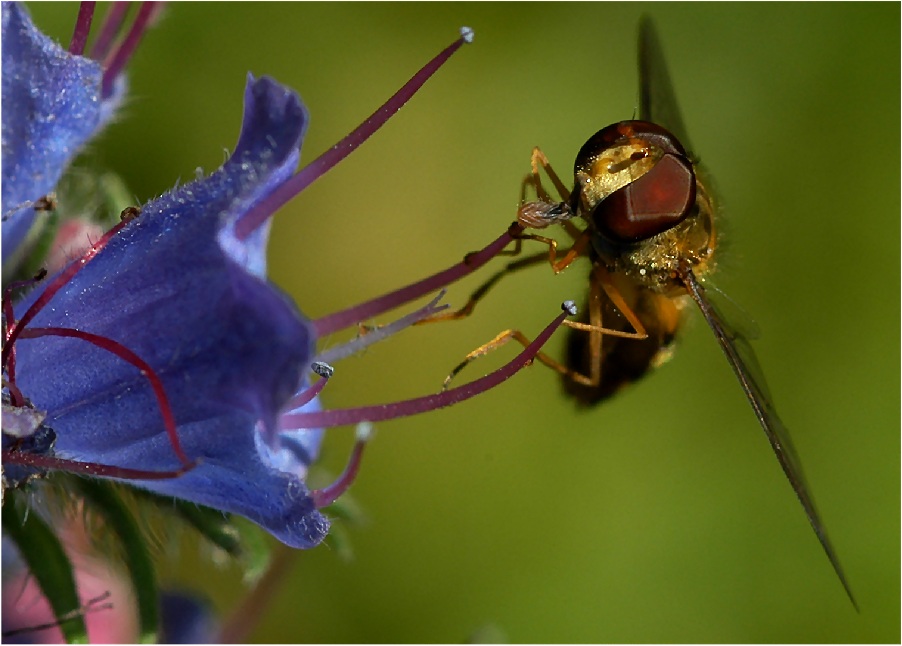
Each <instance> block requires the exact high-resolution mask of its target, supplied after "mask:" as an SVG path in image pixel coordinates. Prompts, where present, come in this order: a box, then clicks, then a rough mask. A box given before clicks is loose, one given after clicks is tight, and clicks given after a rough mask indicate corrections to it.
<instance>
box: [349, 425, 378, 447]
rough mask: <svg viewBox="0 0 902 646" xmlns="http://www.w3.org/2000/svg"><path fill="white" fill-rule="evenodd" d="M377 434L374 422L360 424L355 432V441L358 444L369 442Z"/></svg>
mask: <svg viewBox="0 0 902 646" xmlns="http://www.w3.org/2000/svg"><path fill="white" fill-rule="evenodd" d="M375 434H376V427H375V426H373V423H372V422H360V423H359V424H358V425H357V429H356V431H355V432H354V439H356V440H357V441H358V442H369V441H370V440H371V439H373V435H375Z"/></svg>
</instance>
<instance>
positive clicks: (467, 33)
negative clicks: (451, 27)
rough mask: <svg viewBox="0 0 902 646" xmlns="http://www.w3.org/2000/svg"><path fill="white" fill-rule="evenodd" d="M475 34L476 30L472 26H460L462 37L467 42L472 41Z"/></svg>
mask: <svg viewBox="0 0 902 646" xmlns="http://www.w3.org/2000/svg"><path fill="white" fill-rule="evenodd" d="M473 36H475V32H474V31H473V30H472V29H471V28H470V27H461V28H460V37H461V38H463V39H464V42H465V43H472V42H473Z"/></svg>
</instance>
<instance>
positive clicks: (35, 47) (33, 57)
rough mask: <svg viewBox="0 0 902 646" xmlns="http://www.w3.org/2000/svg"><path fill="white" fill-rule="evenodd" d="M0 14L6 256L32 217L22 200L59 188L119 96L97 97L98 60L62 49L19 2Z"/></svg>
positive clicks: (25, 201) (19, 240)
mask: <svg viewBox="0 0 902 646" xmlns="http://www.w3.org/2000/svg"><path fill="white" fill-rule="evenodd" d="M2 17H3V39H2V40H3V44H2V49H3V128H2V129H3V188H2V212H3V256H4V258H9V255H10V254H12V253H13V252H14V251H15V250H16V249H18V248H19V246H20V245H21V243H22V241H23V240H24V239H25V236H26V234H27V233H28V230H29V228H30V227H31V224H32V222H33V221H34V217H35V212H34V209H31V208H27V207H26V208H21V205H22V204H25V203H27V202H33V201H35V200H37V199H38V198H40V197H42V196H44V195H46V194H47V193H50V192H52V191H53V190H54V188H56V184H57V182H58V181H59V179H60V176H61V175H62V173H63V170H65V167H66V165H67V164H68V163H69V161H70V160H71V159H72V157H74V155H75V154H76V153H77V152H78V150H79V149H80V148H81V147H82V146H83V145H84V144H85V142H86V141H87V140H88V139H89V138H90V137H91V136H92V135H93V134H94V133H95V132H96V131H97V130H98V129H99V128H100V126H101V125H102V121H103V118H104V116H107V115H108V114H109V113H110V112H111V111H112V108H111V104H112V103H116V102H118V100H119V95H115V96H114V97H113V98H111V99H110V100H109V101H106V102H105V101H101V99H100V90H101V80H102V78H103V71H102V70H101V68H100V65H98V64H97V63H96V62H95V61H92V60H90V59H87V58H84V57H82V56H73V55H72V54H69V53H68V52H67V51H66V50H64V49H62V48H61V47H60V46H59V45H57V44H56V43H54V42H53V41H52V40H50V39H49V38H48V37H46V36H45V35H44V34H42V33H41V32H40V31H38V30H37V28H35V26H34V24H33V23H32V22H31V18H30V17H29V15H28V12H26V11H25V10H24V9H23V8H22V7H21V6H20V5H18V4H16V3H11V2H4V3H3V8H2Z"/></svg>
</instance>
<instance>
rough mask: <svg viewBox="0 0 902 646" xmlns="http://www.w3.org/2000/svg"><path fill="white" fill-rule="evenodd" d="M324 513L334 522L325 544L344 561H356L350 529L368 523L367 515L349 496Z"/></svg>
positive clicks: (339, 500) (334, 503)
mask: <svg viewBox="0 0 902 646" xmlns="http://www.w3.org/2000/svg"><path fill="white" fill-rule="evenodd" d="M323 513H324V514H326V515H327V516H329V518H330V519H331V520H332V527H331V528H330V529H329V534H328V535H327V536H326V540H325V544H326V545H328V546H329V548H330V549H332V550H333V551H334V552H335V553H336V554H337V555H338V558H340V559H341V560H342V561H345V562H350V561H353V560H354V548H353V546H352V544H351V532H350V531H349V528H351V527H357V526H360V525H362V524H364V522H365V521H366V515H365V514H364V513H363V511H362V510H361V509H360V505H358V504H357V501H356V500H354V498H353V497H352V496H350V495H349V494H347V493H346V494H344V495H343V496H342V497H341V498H339V499H338V500H336V501H335V502H333V503H332V504H331V505H329V506H328V507H326V508H325V509H323Z"/></svg>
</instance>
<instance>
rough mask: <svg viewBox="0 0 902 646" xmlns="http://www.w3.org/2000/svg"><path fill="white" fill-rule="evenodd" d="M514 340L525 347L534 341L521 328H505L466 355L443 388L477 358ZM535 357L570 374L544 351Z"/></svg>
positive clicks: (553, 367) (447, 378) (446, 378)
mask: <svg viewBox="0 0 902 646" xmlns="http://www.w3.org/2000/svg"><path fill="white" fill-rule="evenodd" d="M512 340H513V341H516V342H517V343H519V344H521V345H522V346H523V347H528V346H529V344H530V343H532V341H530V339H529V338H528V337H527V336H526V335H525V334H523V333H522V332H521V331H520V330H504V331H503V332H500V333H499V334H498V335H497V336H496V337H495V338H494V339H492V340H491V341H489V342H488V343H483V344H482V345H481V346H479V347H478V348H476V349H475V350H473V351H472V352H470V353H469V354H468V355H467V356H466V357H464V360H463V361H461V362H460V363H459V364H458V365H457V367H455V368H454V370H452V371H451V372H450V374H449V375H448V376H447V377H445V381H444V382H442V390H443V391H445V390H447V389H448V387H449V386H450V385H451V380H452V379H454V377H456V376H457V375H458V374H459V373H460V371H461V370H463V369H464V368H465V367H467V366H468V365H469V364H470V363H472V362H473V361H474V360H475V359H477V358H479V357H482V356H485V355H487V354H488V353H490V352H492V351H494V350H497V349H498V348H500V347H501V346H503V345H506V344H507V343H508V342H509V341H512ZM535 358H536V359H538V360H539V361H540V362H541V363H543V364H544V365H546V366H548V367H549V368H551V369H552V370H555V371H557V372H559V373H561V374H562V375H568V376H569V375H570V372H571V370H570V369H569V368H567V366H565V365H564V364H562V363H560V362H558V361H555V360H554V359H552V358H551V357H549V356H548V355H547V354H545V353H544V352H539V353H537V354H536V357H535Z"/></svg>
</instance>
